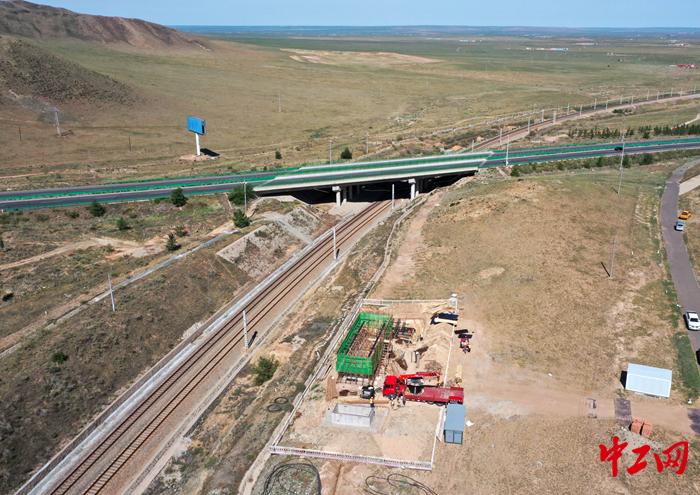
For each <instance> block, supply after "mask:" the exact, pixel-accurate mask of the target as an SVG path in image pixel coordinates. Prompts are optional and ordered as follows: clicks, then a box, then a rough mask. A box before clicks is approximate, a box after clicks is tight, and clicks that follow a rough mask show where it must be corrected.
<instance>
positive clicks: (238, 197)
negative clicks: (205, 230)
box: [228, 186, 258, 206]
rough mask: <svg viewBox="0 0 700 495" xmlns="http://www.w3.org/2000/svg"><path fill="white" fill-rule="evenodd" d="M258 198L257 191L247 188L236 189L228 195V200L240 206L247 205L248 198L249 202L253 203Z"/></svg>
mask: <svg viewBox="0 0 700 495" xmlns="http://www.w3.org/2000/svg"><path fill="white" fill-rule="evenodd" d="M257 197H258V195H257V194H255V191H253V190H252V189H251V188H250V187H247V186H238V187H235V188H233V189H232V190H231V192H230V193H228V200H229V201H230V202H231V203H233V204H235V205H238V206H241V205H243V204H245V201H246V198H248V201H251V200H253V199H255V198H257Z"/></svg>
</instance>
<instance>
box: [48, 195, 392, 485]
mask: <svg viewBox="0 0 700 495" xmlns="http://www.w3.org/2000/svg"><path fill="white" fill-rule="evenodd" d="M387 208H389V203H386V202H385V203H375V204H373V205H371V206H369V207H368V208H366V209H365V210H364V211H362V212H361V213H359V214H357V215H356V216H354V217H353V218H351V219H350V220H348V221H347V222H345V223H343V224H341V225H339V226H338V227H337V229H336V247H337V248H342V247H344V246H346V245H347V244H348V243H350V242H352V240H353V239H354V237H355V236H356V234H357V233H358V232H360V231H361V230H362V229H363V228H364V227H366V226H367V225H369V224H371V223H372V222H373V221H374V220H375V219H376V218H377V217H379V216H380V215H382V214H383V213H384V212H385V211H386V210H387ZM332 244H333V240H332V237H330V236H327V238H326V239H325V240H324V241H322V242H320V243H319V244H318V245H317V246H315V247H314V248H313V249H311V250H310V251H309V252H307V253H306V254H305V255H304V256H303V257H302V258H300V259H299V260H298V261H297V263H295V264H294V265H293V266H292V267H290V268H289V269H288V270H286V271H285V272H283V273H281V274H279V275H278V276H277V277H276V278H274V279H272V280H270V281H269V282H268V284H267V285H266V290H263V291H261V292H260V293H259V294H258V295H257V296H256V297H255V298H253V299H252V300H251V301H250V302H249V304H248V305H247V306H246V317H247V327H248V333H249V334H251V335H254V334H255V333H256V332H257V328H260V330H261V331H262V323H263V321H264V319H265V318H266V317H267V316H268V315H270V313H272V312H273V311H274V310H275V307H276V305H277V304H279V303H281V302H283V301H284V300H285V298H286V297H288V296H289V295H290V293H292V292H293V291H294V290H295V289H297V288H299V287H300V286H302V284H304V283H307V282H308V279H309V277H312V275H310V274H313V273H314V271H315V270H317V269H318V268H319V267H321V266H322V265H323V264H324V263H328V262H329V261H330V259H331V258H332V257H333V252H332ZM243 339H244V330H243V314H242V311H240V312H237V313H236V314H235V315H233V316H232V317H231V318H230V319H229V321H228V322H226V323H225V324H224V325H223V326H222V327H221V328H220V329H219V330H218V331H216V332H215V333H213V334H212V335H210V336H208V338H207V340H206V341H205V342H204V343H202V344H201V345H200V346H199V347H198V348H197V349H196V350H195V351H194V352H192V353H191V354H190V355H189V356H188V357H187V358H186V359H184V360H183V362H181V363H179V364H178V365H177V367H176V368H175V369H174V370H172V371H171V372H170V374H169V376H167V378H166V379H165V380H163V381H162V382H161V383H159V384H158V385H157V387H156V388H155V389H154V390H153V391H152V392H151V393H150V394H149V395H148V396H147V397H144V398H143V399H141V400H140V402H139V403H137V404H136V405H135V406H134V407H133V408H132V410H131V411H130V412H129V413H128V414H127V415H125V417H124V418H122V419H121V421H120V422H119V423H118V424H117V426H116V427H115V428H113V429H112V430H111V431H110V432H109V433H108V434H107V435H106V436H105V437H104V438H102V439H101V440H100V441H99V442H98V443H97V445H95V446H93V447H92V448H91V450H90V451H89V452H87V453H85V454H84V455H83V456H82V457H81V459H80V461H78V462H77V463H76V464H75V466H73V467H72V468H71V469H70V471H69V472H68V474H67V475H66V476H64V477H62V479H61V480H60V481H59V482H58V483H55V484H54V486H53V487H52V488H51V489H49V490H47V491H46V493H51V494H56V495H60V494H65V493H83V494H98V493H102V492H104V491H105V488H106V487H107V486H108V485H109V483H110V482H111V481H112V480H113V479H114V478H115V476H117V474H118V473H120V472H121V471H122V469H123V468H124V467H125V466H126V465H127V463H128V462H129V461H130V460H131V459H133V458H134V456H135V455H136V454H137V452H139V451H140V450H141V449H142V448H143V447H144V445H145V444H146V443H147V442H148V441H149V440H150V439H152V438H153V437H154V435H155V434H156V433H157V432H159V430H160V429H162V427H163V426H164V423H165V422H166V421H167V420H168V419H169V418H171V417H172V416H173V414H175V413H176V411H177V410H178V407H180V406H182V405H183V402H184V401H185V400H186V399H188V398H190V397H191V396H192V395H193V394H196V393H197V392H198V387H199V386H201V385H203V382H204V381H205V379H207V378H208V377H210V375H212V374H214V373H216V371H217V368H218V367H220V366H222V365H223V364H224V362H225V361H226V359H227V358H230V357H231V353H235V352H236V350H240V348H241V347H242V344H243Z"/></svg>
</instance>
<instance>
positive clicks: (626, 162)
mask: <svg viewBox="0 0 700 495" xmlns="http://www.w3.org/2000/svg"><path fill="white" fill-rule="evenodd" d="M622 166H623V167H624V168H630V167H631V166H632V163H631V162H630V157H629V155H625V157H624V158H623V159H622Z"/></svg>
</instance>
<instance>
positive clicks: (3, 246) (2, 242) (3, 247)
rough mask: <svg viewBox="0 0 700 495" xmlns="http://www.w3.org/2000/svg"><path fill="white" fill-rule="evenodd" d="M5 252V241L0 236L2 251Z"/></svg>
mask: <svg viewBox="0 0 700 495" xmlns="http://www.w3.org/2000/svg"><path fill="white" fill-rule="evenodd" d="M4 250H5V241H3V240H2V234H0V251H4Z"/></svg>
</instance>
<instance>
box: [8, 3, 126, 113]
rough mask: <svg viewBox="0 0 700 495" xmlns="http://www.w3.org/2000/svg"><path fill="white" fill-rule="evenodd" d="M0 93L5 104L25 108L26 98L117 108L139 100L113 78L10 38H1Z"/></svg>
mask: <svg viewBox="0 0 700 495" xmlns="http://www.w3.org/2000/svg"><path fill="white" fill-rule="evenodd" d="M0 5H2V4H0ZM0 22H2V20H1V19H0ZM0 92H1V94H2V97H3V98H4V99H5V101H8V100H9V101H12V100H14V101H15V102H17V103H19V104H26V102H24V99H26V98H40V99H43V100H48V102H50V103H65V102H80V103H118V104H125V103H131V102H133V101H134V100H135V98H136V97H135V95H134V92H133V91H132V90H131V88H129V87H128V86H127V85H125V84H123V83H120V82H118V81H115V80H114V79H112V78H111V77H108V76H105V75H103V74H100V73H99V72H95V71H92V70H89V69H86V68H85V67H83V66H81V65H79V64H76V63H75V62H71V61H68V60H66V59H64V58H61V57H58V56H56V55H53V54H51V53H49V52H47V51H46V50H44V49H42V48H39V47H37V46H35V45H33V44H31V43H29V42H26V41H21V40H16V39H13V38H8V37H0Z"/></svg>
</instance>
